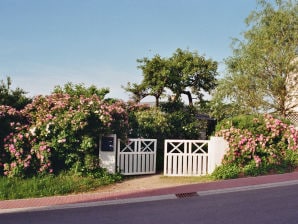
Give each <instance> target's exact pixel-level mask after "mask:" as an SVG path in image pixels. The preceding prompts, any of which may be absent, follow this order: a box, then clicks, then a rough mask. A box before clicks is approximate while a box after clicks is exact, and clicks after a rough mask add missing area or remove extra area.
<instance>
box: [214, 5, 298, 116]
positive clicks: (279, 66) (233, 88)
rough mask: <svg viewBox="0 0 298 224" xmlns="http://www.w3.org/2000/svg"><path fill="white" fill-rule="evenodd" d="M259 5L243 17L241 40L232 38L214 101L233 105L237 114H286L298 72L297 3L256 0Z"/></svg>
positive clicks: (291, 105)
mask: <svg viewBox="0 0 298 224" xmlns="http://www.w3.org/2000/svg"><path fill="white" fill-rule="evenodd" d="M258 5H259V6H260V7H259V10H257V11H253V12H252V13H251V14H250V15H249V16H248V17H247V19H246V24H247V26H248V30H247V31H245V32H244V33H243V38H242V40H239V39H235V40H234V41H233V45H232V46H233V56H231V57H229V58H227V59H226V65H227V72H228V73H227V75H226V77H225V78H224V79H222V80H221V81H220V82H219V86H218V88H217V89H216V91H215V94H214V99H213V100H214V101H221V102H228V103H230V105H232V106H233V105H235V106H236V107H237V109H238V111H239V113H243V112H246V113H258V112H264V111H270V112H276V113H277V114H279V115H281V116H286V115H287V114H288V113H290V112H291V110H292V109H293V107H294V106H296V105H295V104H291V103H289V102H290V101H291V100H292V97H293V95H292V94H291V88H292V87H293V86H294V85H295V83H293V82H291V81H290V80H293V76H294V74H295V73H297V62H298V61H297V60H296V58H297V43H298V5H297V3H295V2H294V3H293V2H292V1H291V0H287V1H282V0H276V1H275V2H274V3H270V2H269V1H267V0H259V1H258ZM215 104H216V103H215ZM218 105H220V103H218ZM234 109H236V108H234ZM232 110H233V109H232Z"/></svg>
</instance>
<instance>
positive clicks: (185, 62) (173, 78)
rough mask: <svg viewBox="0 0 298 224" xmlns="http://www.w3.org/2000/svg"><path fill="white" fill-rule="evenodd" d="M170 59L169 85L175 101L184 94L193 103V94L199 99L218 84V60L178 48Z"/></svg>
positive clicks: (190, 103)
mask: <svg viewBox="0 0 298 224" xmlns="http://www.w3.org/2000/svg"><path fill="white" fill-rule="evenodd" d="M169 61H170V73H169V74H170V76H169V78H168V80H167V87H168V88H169V89H171V90H172V92H173V93H174V95H175V97H174V101H177V100H178V99H179V98H180V97H181V95H182V94H185V95H186V96H187V97H188V102H189V105H193V96H192V95H195V96H196V98H197V99H198V100H199V101H202V99H203V92H202V91H205V92H209V93H210V91H211V90H213V89H214V88H215V86H216V76H217V75H218V73H217V62H215V61H213V60H211V59H205V57H203V56H200V55H198V53H197V52H190V51H189V50H185V51H183V50H181V49H177V50H176V52H175V53H174V54H173V56H172V57H171V58H170V59H169Z"/></svg>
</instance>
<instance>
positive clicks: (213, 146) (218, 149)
mask: <svg viewBox="0 0 298 224" xmlns="http://www.w3.org/2000/svg"><path fill="white" fill-rule="evenodd" d="M228 148H229V144H228V142H227V141H226V140H225V139H224V138H223V137H211V138H210V142H209V144H208V174H211V173H212V172H213V171H214V170H215V168H216V167H217V166H219V165H221V162H222V159H223V157H224V155H225V153H226V150H227V149H228Z"/></svg>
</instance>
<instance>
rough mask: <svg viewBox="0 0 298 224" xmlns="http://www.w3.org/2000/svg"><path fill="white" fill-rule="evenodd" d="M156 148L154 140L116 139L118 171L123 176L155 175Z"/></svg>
mask: <svg viewBox="0 0 298 224" xmlns="http://www.w3.org/2000/svg"><path fill="white" fill-rule="evenodd" d="M156 148H157V140H156V139H132V138H130V139H128V142H122V141H121V140H120V139H118V151H117V166H118V170H119V171H120V172H121V173H122V174H123V175H140V174H153V173H156Z"/></svg>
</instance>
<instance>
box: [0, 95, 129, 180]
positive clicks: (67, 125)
mask: <svg viewBox="0 0 298 224" xmlns="http://www.w3.org/2000/svg"><path fill="white" fill-rule="evenodd" d="M123 105H124V104H123V103H121V102H118V101H117V102H115V103H111V104H109V103H106V102H104V101H103V100H101V99H100V98H99V97H98V96H96V95H92V96H90V97H86V96H78V95H72V96H70V95H69V94H64V93H57V94H52V95H49V96H45V97H44V96H38V97H36V98H35V99H34V100H33V102H32V103H31V104H28V105H27V106H26V107H25V109H24V110H22V111H21V113H22V114H23V115H24V116H26V117H28V119H29V121H30V122H29V124H26V125H23V124H20V123H17V124H13V125H12V126H11V129H12V130H13V131H12V132H11V133H10V134H9V135H8V136H7V137H6V138H5V139H4V143H5V145H4V152H3V154H4V158H3V160H4V161H5V162H4V163H2V167H3V169H4V174H5V175H7V176H21V177H24V176H28V175H29V176H30V175H35V174H36V173H51V172H53V171H54V172H56V173H58V172H60V171H61V170H63V169H66V170H70V169H78V168H79V167H81V166H84V160H85V157H86V156H87V155H98V152H97V150H98V149H97V148H98V147H97V143H98V136H99V135H100V134H105V133H111V132H112V133H117V134H119V135H120V136H121V135H123V133H126V132H127V131H126V130H127V124H128V119H127V114H126V111H125V108H124V107H123ZM0 165H1V164H0Z"/></svg>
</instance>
